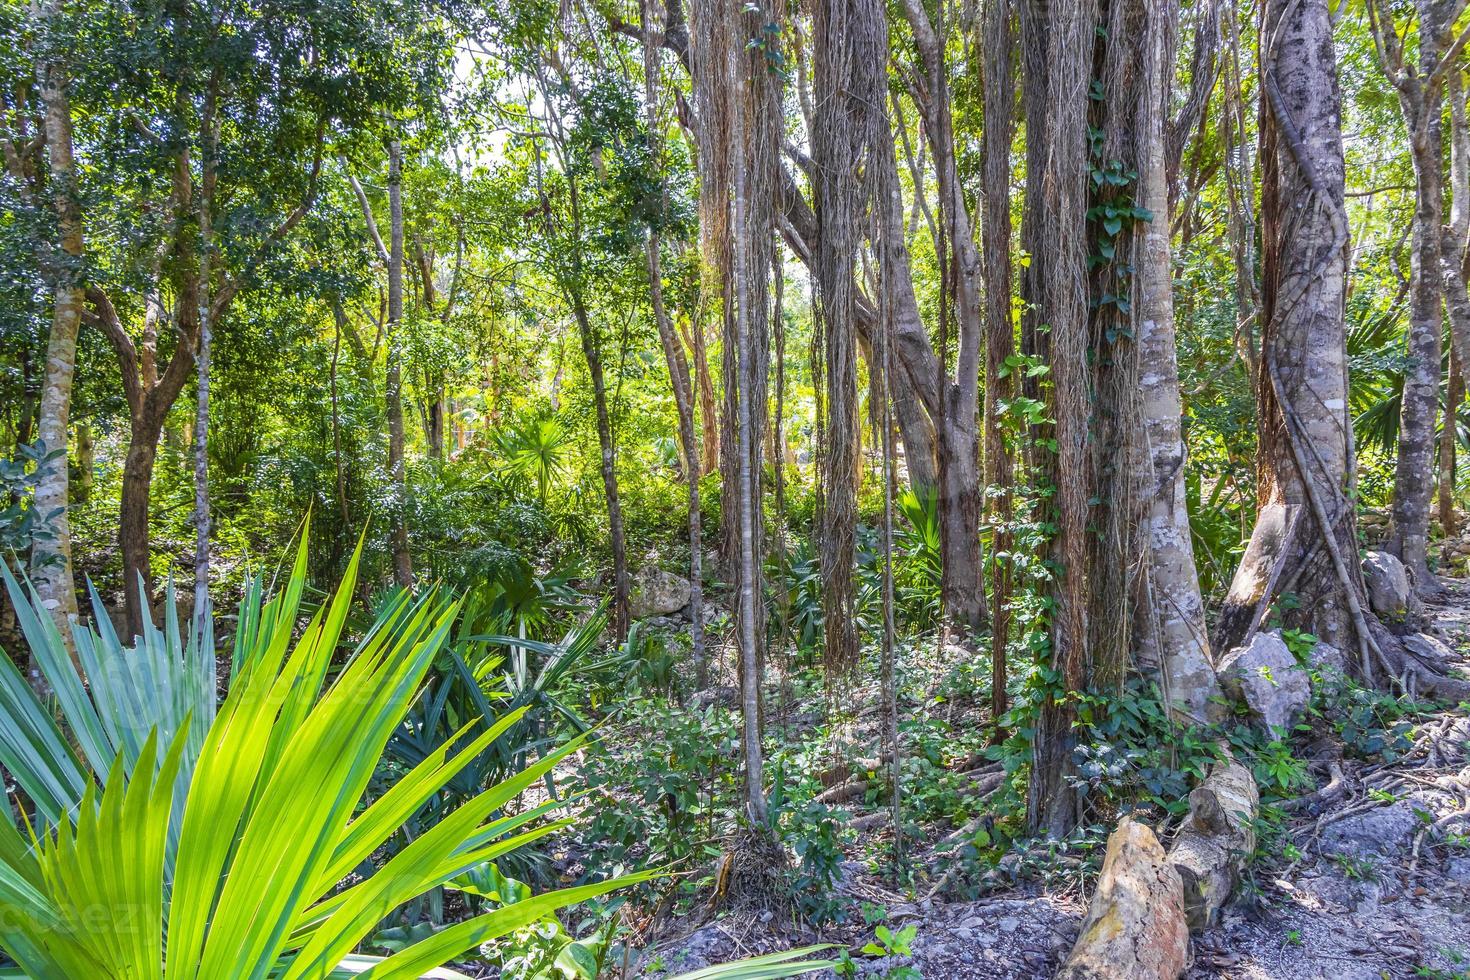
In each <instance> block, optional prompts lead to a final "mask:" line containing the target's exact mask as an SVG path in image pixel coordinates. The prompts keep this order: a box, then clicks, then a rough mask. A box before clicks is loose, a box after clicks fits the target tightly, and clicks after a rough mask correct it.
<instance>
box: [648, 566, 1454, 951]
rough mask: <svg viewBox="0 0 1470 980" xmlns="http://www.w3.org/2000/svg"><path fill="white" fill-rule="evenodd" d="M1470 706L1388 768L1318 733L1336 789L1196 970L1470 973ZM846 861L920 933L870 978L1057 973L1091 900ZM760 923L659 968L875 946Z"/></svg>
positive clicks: (1256, 868) (723, 930)
mask: <svg viewBox="0 0 1470 980" xmlns="http://www.w3.org/2000/svg"><path fill="white" fill-rule="evenodd" d="M1444 582H1445V585H1446V587H1447V592H1446V594H1445V596H1444V597H1443V598H1442V599H1441V600H1439V601H1437V602H1432V603H1429V604H1428V607H1427V610H1426V611H1427V614H1428V621H1429V625H1428V626H1427V631H1428V633H1429V634H1430V635H1431V636H1433V637H1435V638H1436V639H1438V640H1439V641H1441V642H1442V643H1443V644H1444V646H1445V647H1446V648H1448V649H1447V651H1442V652H1444V653H1446V655H1447V657H1448V658H1449V661H1450V662H1449V664H1448V666H1450V667H1451V668H1452V669H1454V670H1456V671H1458V672H1460V673H1462V674H1464V675H1466V676H1470V580H1463V579H1459V580H1457V579H1446V580H1444ZM1463 708H1464V706H1463V705H1462V706H1459V707H1458V708H1455V709H1451V710H1446V711H1439V712H1434V713H1431V714H1428V715H1423V716H1420V717H1418V718H1416V719H1415V721H1414V723H1413V728H1412V733H1411V735H1410V737H1411V738H1412V742H1413V744H1412V748H1408V749H1407V750H1406V751H1404V752H1402V753H1401V754H1400V755H1398V756H1397V757H1396V758H1394V759H1393V761H1391V762H1383V761H1380V762H1377V763H1368V762H1363V761H1361V760H1354V759H1352V758H1348V757H1345V756H1344V754H1343V752H1342V746H1341V744H1340V743H1337V742H1336V741H1335V740H1333V739H1326V738H1324V739H1322V740H1320V741H1319V742H1317V743H1314V745H1313V750H1314V751H1315V750H1317V749H1319V748H1320V753H1319V754H1317V756H1316V757H1315V758H1313V759H1312V760H1311V761H1312V774H1313V776H1314V777H1316V778H1317V779H1318V780H1319V782H1320V783H1326V782H1328V781H1329V780H1330V777H1331V776H1333V775H1339V774H1340V785H1338V786H1335V787H1334V790H1335V792H1330V793H1327V794H1323V793H1322V792H1321V791H1320V790H1319V792H1318V793H1316V794H1311V795H1309V796H1307V797H1305V798H1304V799H1303V800H1301V801H1299V803H1298V804H1297V805H1296V806H1295V808H1294V809H1292V810H1291V812H1290V813H1289V816H1288V823H1287V826H1286V829H1285V833H1284V834H1283V835H1282V837H1281V843H1280V844H1278V845H1277V846H1276V853H1275V855H1274V856H1266V857H1262V858H1260V859H1258V860H1257V861H1256V862H1255V863H1254V865H1253V866H1252V867H1251V869H1250V872H1249V877H1248V880H1247V881H1246V882H1245V883H1244V884H1243V885H1242V887H1241V889H1240V890H1239V892H1238V898H1237V900H1236V901H1235V902H1234V903H1233V904H1232V905H1231V906H1230V907H1228V908H1227V909H1226V910H1225V911H1224V913H1223V914H1222V916H1221V919H1220V922H1219V923H1218V924H1217V925H1216V926H1214V927H1213V928H1211V929H1210V930H1208V931H1206V932H1205V933H1204V934H1202V935H1198V936H1194V937H1192V940H1191V950H1190V953H1191V966H1190V968H1189V970H1188V971H1187V973H1186V976H1187V977H1188V978H1189V980H1207V978H1211V980H1213V978H1219V980H1382V978H1394V980H1397V978H1401V977H1402V978H1409V977H1423V978H1432V980H1470V717H1467V715H1466V712H1465V711H1464V710H1463ZM1329 720H1331V719H1329ZM934 843H935V842H929V844H928V847H929V848H932V847H933V844H934ZM915 859H916V860H921V858H920V857H919V856H918V855H915ZM848 867H849V868H850V869H851V872H852V873H851V874H849V875H847V876H846V877H845V881H844V886H843V890H844V891H846V892H848V893H849V894H850V896H851V897H853V898H854V899H858V900H861V901H863V902H867V903H870V904H871V905H873V906H882V907H883V908H885V909H886V912H887V918H886V922H887V924H888V925H889V927H890V928H892V929H894V930H895V931H897V930H898V929H900V928H901V927H904V926H907V925H913V926H915V927H916V928H917V933H916V935H915V936H914V938H913V940H912V942H911V944H910V946H911V950H912V956H911V957H905V958H902V959H899V958H892V959H890V960H861V959H860V960H858V961H857V962H858V967H859V969H858V975H859V976H861V977H870V978H880V977H886V976H888V975H889V973H890V971H892V970H893V969H894V968H895V967H899V966H911V967H913V968H915V969H917V970H918V971H919V972H920V974H921V975H922V977H924V978H926V980H961V978H972V977H973V978H989V980H1022V978H1025V980H1032V978H1037V980H1039V978H1046V977H1051V976H1052V975H1053V974H1054V973H1055V971H1056V969H1057V967H1058V965H1059V964H1060V962H1061V960H1062V959H1063V958H1065V956H1066V954H1067V952H1068V950H1070V948H1071V946H1072V943H1073V941H1074V940H1075V938H1076V935H1077V930H1078V928H1079V925H1080V923H1081V921H1082V917H1083V915H1084V914H1085V912H1086V907H1087V900H1088V898H1089V897H1090V896H1088V895H1086V894H1083V893H1082V891H1081V889H1080V888H1079V887H1078V885H1077V884H1076V876H1075V875H1064V876H1059V877H1058V878H1056V879H1054V880H1053V881H1051V882H1046V881H1043V882H1039V883H1038V882H1030V883H1027V884H1023V885H1020V886H1018V887H1016V888H1012V889H1009V890H1004V891H995V892H992V893H991V894H989V895H987V896H986V897H984V898H981V899H979V900H976V901H961V902H945V901H942V900H939V899H932V900H924V899H923V898H922V897H920V898H918V899H915V898H913V897H907V898H906V897H905V896H902V895H900V894H898V893H894V892H889V891H888V890H887V889H886V887H885V886H884V885H883V883H882V882H881V881H880V880H879V879H876V878H875V877H873V876H872V875H871V874H868V873H866V869H863V868H862V867H861V866H859V865H857V864H855V863H851V864H849V866H848ZM1062 882H1065V884H1062ZM763 919H766V920H768V919H769V916H761V915H760V914H758V912H757V913H756V914H750V913H745V914H734V915H730V916H727V917H725V918H722V919H717V920H715V921H713V922H710V923H708V924H706V925H704V926H703V927H702V928H699V929H697V930H696V931H695V932H693V933H691V934H687V935H685V936H683V937H682V938H680V939H678V940H675V941H673V942H670V943H667V944H660V945H661V946H662V947H663V952H662V954H661V955H660V956H659V957H658V959H657V960H656V961H655V962H658V963H661V964H662V965H664V966H666V967H673V968H678V969H687V968H691V967H695V966H700V965H704V964H707V963H711V962H719V961H721V960H724V959H732V958H736V957H740V956H747V955H752V954H755V953H760V952H769V951H771V950H774V949H780V948H789V947H790V946H791V945H794V944H797V943H804V942H811V941H815V940H818V939H821V940H826V941H834V942H840V943H844V944H847V943H851V944H853V945H854V946H861V945H863V943H864V942H865V941H866V935H865V927H863V926H862V923H861V922H859V923H857V924H856V925H855V926H851V927H848V928H846V929H841V930H828V931H826V932H825V933H823V934H821V935H816V934H811V933H808V934H805V935H798V936H792V935H790V934H786V935H784V936H783V935H782V934H780V933H777V932H775V931H773V930H772V925H771V924H768V922H767V921H763ZM650 975H654V976H656V975H657V973H656V972H654V973H651V974H650ZM898 975H900V976H902V975H903V974H898ZM817 976H823V975H821V974H818V975H817ZM825 976H829V977H830V976H832V974H830V973H828V974H825Z"/></svg>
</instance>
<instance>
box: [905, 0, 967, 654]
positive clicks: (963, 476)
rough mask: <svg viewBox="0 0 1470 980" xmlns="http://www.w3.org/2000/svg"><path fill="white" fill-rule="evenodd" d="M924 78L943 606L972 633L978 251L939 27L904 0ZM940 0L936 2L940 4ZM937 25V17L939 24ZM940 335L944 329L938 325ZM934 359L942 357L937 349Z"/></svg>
mask: <svg viewBox="0 0 1470 980" xmlns="http://www.w3.org/2000/svg"><path fill="white" fill-rule="evenodd" d="M903 9H904V13H905V15H906V16H907V18H908V21H909V25H910V27H911V28H912V29H913V33H914V42H915V46H916V48H917V49H918V52H919V57H920V61H921V62H922V68H923V71H924V75H925V79H924V85H923V91H922V93H921V95H920V96H919V97H916V100H915V101H916V103H917V104H918V106H919V110H920V112H921V113H923V116H924V133H925V135H926V136H927V137H928V141H929V149H930V153H931V154H932V156H933V158H934V169H935V175H936V178H937V183H938V185H939V186H938V189H939V204H940V220H941V221H942V222H943V223H944V229H943V232H944V235H943V237H944V238H945V239H946V240H947V241H948V243H949V245H950V247H951V249H952V256H951V259H952V261H951V262H950V267H949V270H948V271H949V277H948V278H949V287H950V290H951V292H952V295H953V300H954V317H955V323H956V327H957V334H958V344H957V350H956V358H955V373H954V378H953V380H951V379H950V378H949V376H948V375H946V376H945V377H944V379H943V385H942V388H943V390H942V391H941V392H940V397H941V398H943V399H944V404H943V406H942V411H941V413H940V415H939V418H940V419H942V424H936V431H937V434H938V437H939V452H940V453H941V454H942V462H941V465H940V467H939V484H940V485H939V517H940V533H941V535H942V547H943V553H944V576H945V583H944V607H945V610H946V612H947V613H948V615H949V617H950V618H951V620H952V621H953V622H955V623H956V624H957V625H958V626H960V627H961V628H962V629H964V630H966V631H968V632H969V633H970V634H972V635H974V634H977V633H979V632H980V630H981V629H982V628H983V626H984V623H985V585H984V576H983V570H982V566H981V555H980V419H979V405H980V401H979V380H980V350H981V346H982V340H983V337H984V335H985V330H984V310H983V308H982V301H981V296H980V281H981V274H982V273H981V266H980V252H979V249H978V248H977V247H976V243H975V233H974V230H973V227H972V224H971V221H970V214H969V210H968V208H967V206H966V204H965V196H964V193H963V191H962V189H961V187H960V180H959V170H958V165H957V163H956V160H955V138H954V126H953V119H952V113H951V106H950V96H949V86H948V67H947V66H946V64H945V55H944V44H943V41H942V39H941V36H940V35H941V32H940V31H938V30H936V29H935V26H934V24H933V23H932V22H931V21H930V19H929V15H928V12H927V11H926V10H925V8H924V6H923V4H922V3H920V2H919V0H905V2H904V8H903ZM943 9H944V7H943V5H941V6H940V8H939V10H940V11H941V14H942V12H943ZM941 26H942V25H941ZM940 336H941V337H943V336H944V330H943V329H941V332H940ZM939 360H940V363H941V364H943V363H944V356H943V353H942V352H941V356H940V359H939Z"/></svg>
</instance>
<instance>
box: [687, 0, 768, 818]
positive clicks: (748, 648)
mask: <svg viewBox="0 0 1470 980" xmlns="http://www.w3.org/2000/svg"><path fill="white" fill-rule="evenodd" d="M760 7H761V5H760V4H758V3H750V4H746V5H745V7H744V8H742V7H740V6H739V5H738V4H737V3H736V2H735V0H696V2H694V3H693V4H692V6H691V10H690V13H691V17H690V26H691V28H692V30H693V34H694V38H693V41H694V44H693V52H692V54H693V66H692V67H693V69H694V71H693V74H694V95H695V101H696V106H697V110H698V115H699V122H700V127H699V153H700V168H701V175H702V177H703V180H702V182H701V183H702V187H703V190H702V192H701V193H702V195H703V198H702V200H701V208H702V211H703V214H702V216H701V217H702V220H701V222H700V225H701V234H702V235H703V245H704V250H705V260H706V266H707V268H708V269H709V270H710V272H711V274H712V275H713V276H714V277H715V278H716V279H717V280H718V282H719V283H720V286H721V295H722V296H723V299H724V303H723V308H724V313H725V316H724V362H725V364H724V378H725V418H726V420H727V423H726V430H725V433H724V435H725V439H724V445H722V451H721V456H722V460H721V462H722V464H723V465H722V473H721V478H722V480H723V493H722V500H723V501H724V508H723V509H724V518H725V527H726V528H727V529H733V534H731V533H730V531H728V530H727V534H726V538H725V540H726V543H727V551H726V557H727V565H728V566H729V568H730V570H731V571H732V572H733V573H734V574H733V577H734V579H735V581H736V583H737V589H736V602H735V614H736V623H737V630H736V633H737V636H738V645H739V650H740V660H739V672H740V688H741V710H742V713H743V716H744V722H743V729H742V738H741V742H742V748H743V756H744V763H745V798H746V810H747V814H748V816H749V817H750V818H751V820H752V821H753V822H754V823H757V824H764V823H765V822H766V803H765V795H764V792H763V790H762V786H761V747H760V722H761V718H760V714H761V712H760V678H761V667H762V663H763V659H764V658H763V655H762V646H763V644H762V637H763V636H764V633H765V623H764V609H763V606H762V603H761V601H760V596H761V583H760V570H761V537H760V535H761V466H760V463H761V447H762V444H763V438H762V436H763V433H764V430H765V421H766V390H767V384H766V375H767V369H768V364H769V351H768V343H767V338H768V335H769V319H770V312H769V311H770V280H769V276H768V274H767V273H768V270H769V269H770V268H771V262H772V250H773V248H774V245H775V242H774V226H775V225H774V222H775V210H774V209H775V203H776V182H775V173H776V170H775V168H776V165H777V162H778V160H777V156H776V154H777V152H778V150H779V130H778V123H779V118H780V116H779V109H780V103H779V98H780V90H779V86H780V77H779V75H778V74H777V73H776V72H775V71H773V70H772V66H773V65H775V64H777V63H778V52H777V51H776V49H775V45H776V42H777V40H778V38H777V34H776V33H775V32H773V31H769V30H767V25H769V24H771V23H774V22H776V21H777V20H778V18H777V17H776V15H775V13H774V11H773V10H763V9H760ZM753 39H759V40H760V41H762V42H763V43H762V44H759V45H754V44H747V41H749V40H753Z"/></svg>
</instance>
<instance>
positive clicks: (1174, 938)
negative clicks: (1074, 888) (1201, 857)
mask: <svg viewBox="0 0 1470 980" xmlns="http://www.w3.org/2000/svg"><path fill="white" fill-rule="evenodd" d="M1188 957H1189V925H1188V923H1187V922H1186V921H1185V917H1184V894H1183V886H1182V884H1181V883H1180V880H1179V875H1178V874H1177V873H1176V872H1175V871H1174V869H1173V868H1172V867H1171V866H1170V865H1169V861H1168V857H1167V855H1166V854H1165V853H1164V846H1163V845H1162V844H1160V843H1159V839H1158V837H1157V836H1155V834H1154V832H1153V831H1152V830H1151V829H1149V827H1148V825H1146V824H1142V823H1139V822H1138V821H1136V820H1134V819H1132V818H1131V817H1124V818H1123V819H1122V820H1120V821H1118V829H1116V830H1114V831H1113V833H1112V835H1111V836H1110V837H1109V838H1108V850H1107V855H1106V856H1105V857H1104V858H1103V866H1102V874H1101V875H1100V876H1099V877H1098V881H1097V891H1096V892H1095V893H1094V894H1093V896H1092V905H1091V907H1090V908H1089V909H1088V911H1087V918H1085V919H1084V920H1083V921H1082V931H1081V933H1079V934H1078V936H1077V942H1076V944H1075V945H1074V946H1073V947H1072V952H1071V954H1070V955H1068V957H1067V959H1066V962H1064V963H1063V964H1062V968H1061V970H1060V971H1059V972H1058V973H1057V980H1176V978H1177V977H1179V976H1180V975H1181V974H1182V973H1183V972H1184V967H1185V964H1186V962H1187V961H1188Z"/></svg>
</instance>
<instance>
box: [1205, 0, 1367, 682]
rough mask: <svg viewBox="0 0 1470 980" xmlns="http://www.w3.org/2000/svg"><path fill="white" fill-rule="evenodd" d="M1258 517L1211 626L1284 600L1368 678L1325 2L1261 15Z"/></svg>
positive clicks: (1236, 629) (1220, 644) (1242, 626)
mask: <svg viewBox="0 0 1470 980" xmlns="http://www.w3.org/2000/svg"><path fill="white" fill-rule="evenodd" d="M1260 36H1261V37H1262V38H1263V39H1265V40H1263V41H1262V44H1261V51H1260V65H1261V70H1262V73H1263V76H1264V86H1263V96H1262V100H1261V124H1260V133H1261V144H1260V145H1261V150H1260V169H1261V242H1262V290H1261V353H1260V357H1259V364H1260V369H1259V373H1258V376H1257V378H1256V398H1257V414H1258V419H1259V421H1258V428H1259V445H1260V450H1259V455H1258V463H1257V475H1258V486H1259V490H1258V500H1259V511H1258V514H1257V517H1256V523H1255V527H1254V529H1253V530H1252V532H1251V538H1250V542H1249V544H1248V545H1247V546H1246V551H1245V554H1244V556H1243V557H1242V558H1241V563H1240V567H1239V568H1238V569H1237V571H1236V573H1235V577H1234V579H1233V581H1232V582H1231V586H1230V592H1229V594H1228V595H1227V597H1226V600H1225V606H1224V609H1223V610H1222V611H1221V614H1220V618H1219V621H1218V623H1217V625H1216V634H1215V640H1216V642H1215V649H1217V650H1229V649H1231V648H1233V647H1235V646H1237V645H1238V644H1240V643H1242V642H1243V641H1244V640H1245V639H1246V638H1247V637H1248V636H1249V635H1250V634H1251V633H1253V632H1254V631H1255V630H1256V629H1257V628H1258V627H1259V626H1260V624H1261V623H1262V621H1263V620H1264V618H1265V616H1266V614H1267V612H1268V611H1269V609H1270V608H1271V606H1272V604H1273V603H1274V602H1275V600H1276V598H1277V597H1278V596H1279V595H1281V594H1282V593H1284V592H1294V593H1296V594H1297V595H1298V597H1299V602H1298V604H1297V608H1296V609H1295V610H1292V611H1286V610H1283V612H1285V614H1286V618H1287V619H1288V620H1290V621H1292V622H1294V623H1296V624H1299V625H1303V626H1305V627H1306V628H1308V629H1310V630H1311V631H1312V632H1313V633H1315V634H1316V635H1317V636H1319V637H1321V638H1322V639H1323V640H1325V641H1327V642H1328V643H1332V644H1334V645H1337V646H1339V647H1341V648H1344V649H1356V650H1358V651H1359V652H1360V654H1361V655H1362V669H1363V670H1364V671H1365V672H1366V671H1369V670H1371V668H1370V667H1369V662H1370V653H1371V650H1372V647H1373V637H1372V636H1371V635H1370V633H1369V629H1370V625H1371V624H1369V623H1368V622H1367V621H1366V618H1365V616H1364V613H1363V608H1364V605H1365V599H1364V589H1363V580H1362V573H1361V570H1360V568H1359V566H1358V562H1357V560H1356V559H1357V550H1356V549H1357V542H1356V527H1355V525H1356V519H1355V514H1354V510H1353V506H1352V503H1351V498H1350V497H1349V492H1350V490H1351V487H1352V485H1353V447H1352V418H1351V416H1350V415H1349V409H1348V361H1347V349H1346V328H1345V324H1344V301H1345V288H1346V276H1347V262H1346V258H1347V252H1346V246H1347V242H1348V226H1347V217H1346V213H1345V211H1344V208H1343V200H1344V190H1343V175H1344V165H1343V154H1342V129H1341V126H1342V110H1341V96H1340V93H1339V90H1338V83H1337V62H1336V56H1335V53H1334V50H1333V44H1332V22H1331V15H1330V12H1329V10H1328V5H1327V2H1326V0H1267V2H1266V4H1265V7H1264V8H1263V10H1262V27H1261V33H1260Z"/></svg>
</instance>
